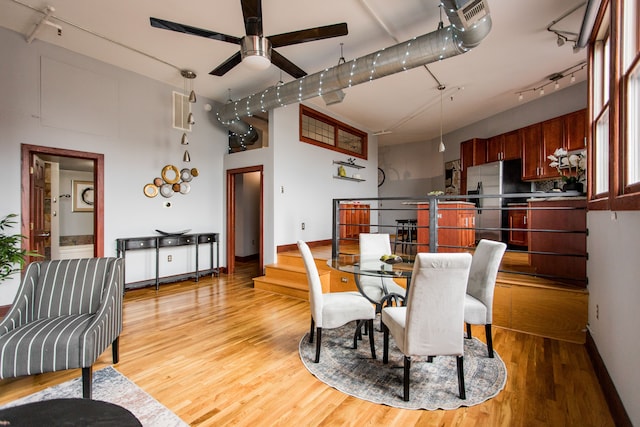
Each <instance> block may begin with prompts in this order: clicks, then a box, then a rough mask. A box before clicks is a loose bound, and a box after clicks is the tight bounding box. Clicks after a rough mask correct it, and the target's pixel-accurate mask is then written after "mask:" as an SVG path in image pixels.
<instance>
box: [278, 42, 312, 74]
mask: <svg viewBox="0 0 640 427" xmlns="http://www.w3.org/2000/svg"><path fill="white" fill-rule="evenodd" d="M271 63H272V64H273V65H275V66H276V67H278V68H280V69H281V70H282V71H284V72H285V73H287V74H289V75H290V76H292V77H294V78H296V79H299V78H300V77H304V76H306V75H307V73H305V72H304V70H302V69H301V68H299V67H298V66H297V65H296V64H294V63H293V62H291V61H289V60H288V59H287V58H285V57H284V56H282V55H280V54H279V53H278V52H276V51H275V50H273V49H272V50H271Z"/></svg>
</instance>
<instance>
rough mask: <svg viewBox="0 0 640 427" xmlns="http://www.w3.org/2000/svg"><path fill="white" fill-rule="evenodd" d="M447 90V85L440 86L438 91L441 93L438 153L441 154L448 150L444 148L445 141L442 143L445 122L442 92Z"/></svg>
mask: <svg viewBox="0 0 640 427" xmlns="http://www.w3.org/2000/svg"><path fill="white" fill-rule="evenodd" d="M445 89H446V87H445V85H439V86H438V90H439V91H440V145H438V152H440V153H444V150H446V148H447V147H445V146H444V141H442V120H443V113H442V91H444V90H445Z"/></svg>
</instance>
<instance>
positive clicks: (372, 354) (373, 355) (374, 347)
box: [367, 319, 376, 359]
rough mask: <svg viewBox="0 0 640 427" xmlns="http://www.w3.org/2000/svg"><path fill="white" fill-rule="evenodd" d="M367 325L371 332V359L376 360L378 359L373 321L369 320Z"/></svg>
mask: <svg viewBox="0 0 640 427" xmlns="http://www.w3.org/2000/svg"><path fill="white" fill-rule="evenodd" d="M367 324H368V325H369V330H370V331H371V332H369V345H370V346H371V357H373V358H374V359H375V358H376V345H375V343H374V341H373V335H374V334H373V319H369V320H368V321H367Z"/></svg>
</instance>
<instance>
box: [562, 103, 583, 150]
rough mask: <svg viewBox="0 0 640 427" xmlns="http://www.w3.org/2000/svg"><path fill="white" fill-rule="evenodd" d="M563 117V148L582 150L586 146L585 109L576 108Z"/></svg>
mask: <svg viewBox="0 0 640 427" xmlns="http://www.w3.org/2000/svg"><path fill="white" fill-rule="evenodd" d="M563 117H564V134H565V138H564V139H565V141H564V143H565V148H566V149H567V151H574V150H584V149H585V148H586V146H587V124H586V123H587V110H586V109H584V110H578V111H576V112H573V113H571V114H567V115H566V116H563Z"/></svg>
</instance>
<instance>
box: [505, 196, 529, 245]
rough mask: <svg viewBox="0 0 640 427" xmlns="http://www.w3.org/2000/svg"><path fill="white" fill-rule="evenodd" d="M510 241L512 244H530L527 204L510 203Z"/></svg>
mask: <svg viewBox="0 0 640 427" xmlns="http://www.w3.org/2000/svg"><path fill="white" fill-rule="evenodd" d="M509 208H510V209H511V210H509V241H508V243H509V244H510V245H516V246H528V245H529V239H528V232H527V205H526V204H524V205H522V208H521V209H520V205H515V204H509Z"/></svg>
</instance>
